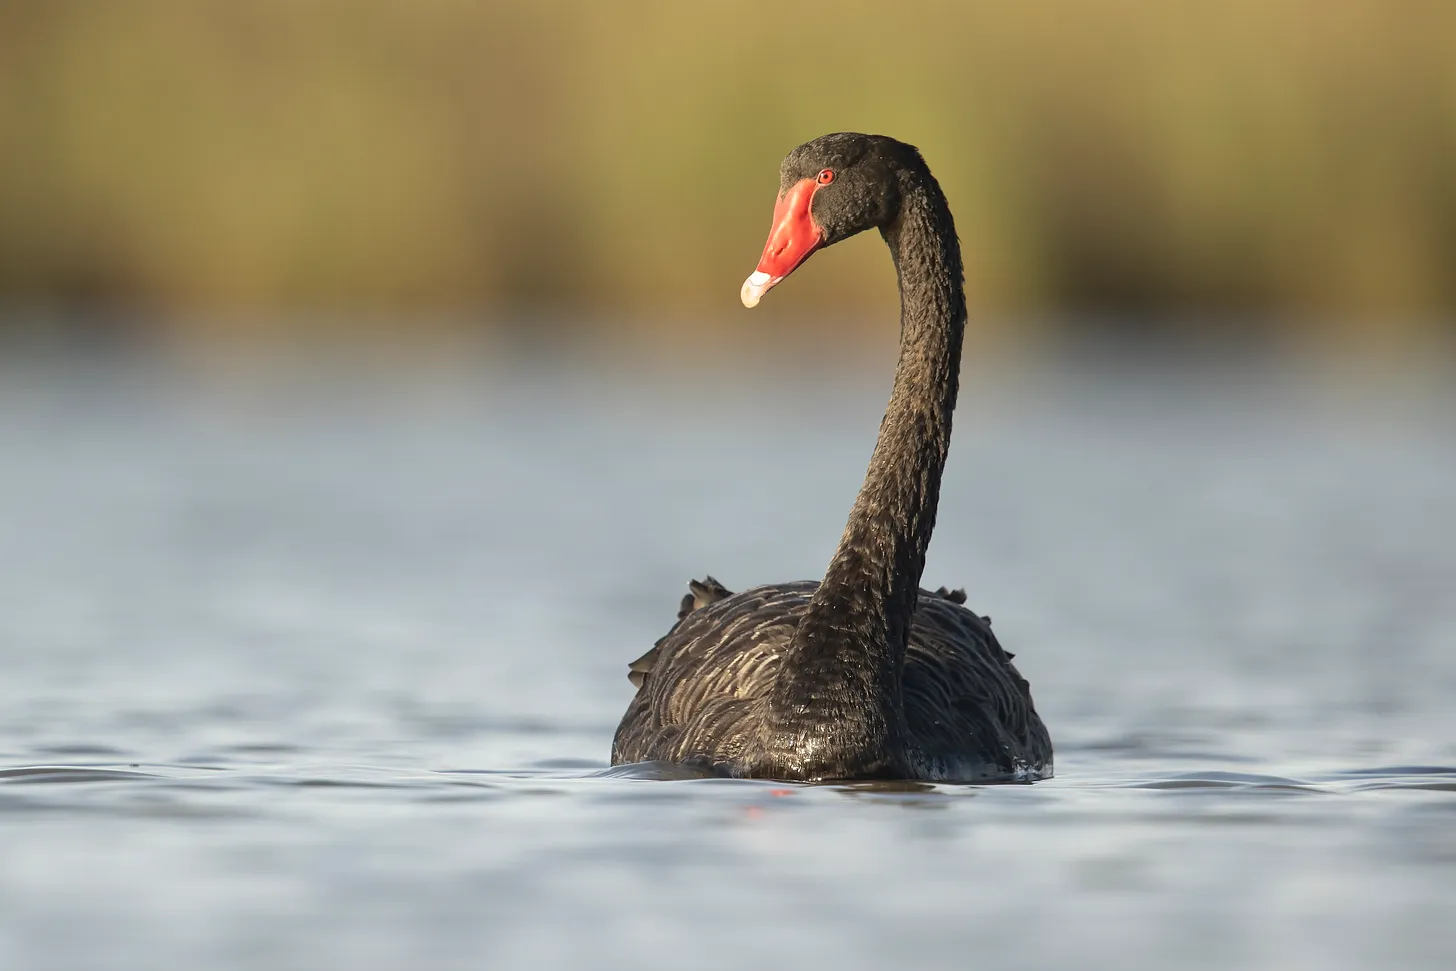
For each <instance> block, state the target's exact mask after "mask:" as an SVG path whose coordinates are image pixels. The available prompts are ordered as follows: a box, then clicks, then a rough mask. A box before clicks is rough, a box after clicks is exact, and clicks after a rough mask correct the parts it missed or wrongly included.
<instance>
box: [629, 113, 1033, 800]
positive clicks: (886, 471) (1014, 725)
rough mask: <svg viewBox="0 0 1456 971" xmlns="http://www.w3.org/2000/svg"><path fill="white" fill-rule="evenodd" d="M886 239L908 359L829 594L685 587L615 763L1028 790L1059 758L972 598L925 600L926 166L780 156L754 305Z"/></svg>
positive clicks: (942, 362) (950, 380) (840, 148)
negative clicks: (839, 248) (819, 254)
mask: <svg viewBox="0 0 1456 971" xmlns="http://www.w3.org/2000/svg"><path fill="white" fill-rule="evenodd" d="M870 228H876V229H879V231H880V233H881V235H882V236H883V237H884V239H885V242H886V244H887V245H888V246H889V248H890V253H891V256H892V258H893V259H894V261H895V268H896V273H897V276H898V278H899V284H900V296H901V329H900V332H901V346H900V360H899V364H898V365H897V367H896V371H895V383H894V389H893V391H892V393H891V397H890V403H889V406H888V407H887V409H886V412H885V418H884V421H883V422H882V423H881V426H880V436H879V440H878V442H877V443H876V445H875V451H874V455H873V456H872V457H871V459H870V466H869V470H868V472H867V473H866V476H865V482H864V485H863V486H862V487H861V489H860V493H859V495H858V497H857V498H856V500H855V504H854V507H853V509H852V510H851V511H850V515H849V521H848V523H847V524H846V526H845V530H844V535H843V537H842V538H841V539H840V543H839V547H838V549H837V550H836V551H835V554H834V557H833V558H832V560H831V561H830V564H829V567H828V569H827V570H826V572H825V575H824V578H823V579H822V580H818V581H814V580H809V581H800V582H794V583H781V584H771V585H767V586H760V587H754V588H752V589H750V590H745V591H743V592H741V593H736V594H735V593H731V592H729V591H728V590H727V589H726V588H724V587H723V586H722V585H721V584H719V583H718V582H717V581H716V580H713V579H712V578H711V577H709V578H708V579H707V580H705V581H702V582H698V581H694V582H693V583H692V584H691V592H690V593H689V594H688V596H687V597H685V598H684V600H683V604H682V610H681V611H680V612H679V615H678V621H677V623H676V624H675V625H674V626H673V627H672V629H671V630H669V631H668V633H667V634H666V636H664V637H663V638H662V639H661V640H659V641H658V642H657V644H656V646H654V647H653V649H652V650H651V651H649V652H648V653H647V654H645V655H643V657H641V658H639V659H638V660H637V661H635V662H633V663H632V665H631V666H630V668H629V677H630V678H631V680H632V682H633V684H635V685H636V686H637V694H636V696H635V697H634V698H633V699H632V701H631V703H630V704H629V705H628V708H627V712H626V714H625V715H624V716H623V718H622V722H621V724H620V725H619V726H618V728H617V733H616V737H615V738H614V740H613V744H612V763H613V764H614V765H617V764H622V763H627V762H641V761H648V760H663V761H671V762H680V763H685V764H690V765H695V766H699V767H702V768H706V769H709V770H711V771H713V772H715V773H718V774H722V775H729V776H738V777H753V778H773V779H786V780H804V781H819V780H836V779H917V780H927V781H939V782H987V781H1032V780H1035V779H1041V778H1047V777H1049V776H1050V775H1051V774H1052V746H1051V740H1050V738H1049V736H1048V734H1047V731H1046V727H1045V726H1044V725H1043V724H1042V721H1041V719H1040V717H1039V716H1038V715H1037V713H1036V709H1035V706H1034V705H1033V703H1032V698H1031V693H1030V689H1029V687H1028V685H1027V682H1026V681H1025V680H1024V679H1023V678H1022V677H1021V675H1020V674H1019V673H1018V672H1017V670H1016V668H1015V667H1014V666H1013V665H1012V663H1011V655H1010V654H1007V653H1006V652H1005V651H1004V650H1002V648H1001V645H1000V644H999V643H998V642H997V640H996V637H995V636H994V635H993V634H992V633H991V627H990V622H989V619H988V618H983V617H980V616H979V615H977V614H975V613H974V612H972V611H971V610H969V609H967V608H966V607H965V606H964V602H965V594H964V593H962V592H960V591H955V592H950V591H947V590H945V589H943V588H942V589H941V590H939V591H937V592H934V593H932V592H929V591H925V590H921V589H920V577H921V573H922V572H923V571H924V567H925V550H926V547H927V546H928V545H929V542H930V536H931V532H932V530H933V529H934V525H935V513H936V507H937V503H938V501H939V492H940V479H941V474H942V472H943V470H944V467H945V456H946V450H947V448H948V447H949V444H950V426H951V417H952V414H953V412H954V409H955V399H956V394H957V390H958V383H959V372H960V355H961V340H962V335H963V333H964V329H965V318H966V307H965V295H964V284H963V272H962V268H961V258H960V246H959V243H958V241H957V239H956V235H955V226H954V222H953V220H952V219H951V215H950V209H949V207H948V206H947V204H946V202H945V197H944V195H943V194H942V192H941V190H940V186H939V184H938V183H937V182H936V181H935V179H934V177H933V176H932V175H931V174H930V170H929V169H928V168H927V167H926V165H925V162H924V160H923V159H922V158H921V157H920V153H919V152H918V151H917V150H916V149H914V148H913V147H911V146H909V145H906V144H904V143H902V142H898V141H896V140H894V139H892V138H886V137H884V136H878V135H860V134H855V133H838V134H833V135H825V136H823V137H821V138H818V139H815V140H814V141H812V142H808V143H806V144H804V145H801V146H799V147H798V148H797V149H795V150H794V151H793V152H791V153H789V155H788V157H787V158H785V159H784V163H783V166H782V167H781V170H780V191H779V197H778V201H777V204H776V205H775V209H774V219H773V225H772V226H771V227H770V232H769V239H768V243H767V245H765V247H764V253H763V257H762V258H761V259H760V261H759V265H758V267H757V269H756V270H755V271H754V273H753V274H752V275H751V276H750V277H749V278H748V280H747V281H746V282H745V283H744V286H743V293H742V297H743V303H744V304H745V306H749V307H752V306H755V305H756V304H757V303H758V302H759V300H760V299H761V298H762V297H763V295H764V293H766V292H767V291H768V290H769V289H771V288H772V287H774V286H776V285H777V284H778V283H779V282H780V281H782V280H783V279H784V278H785V277H787V276H788V275H789V274H790V273H792V272H793V270H794V269H795V268H796V267H798V266H799V264H801V263H802V262H803V261H804V260H805V259H807V258H808V257H809V256H810V255H811V254H812V253H813V252H815V251H816V250H818V249H820V248H823V247H825V246H829V245H832V244H834V243H836V242H838V241H840V240H842V239H845V238H848V237H849V236H852V235H854V234H855V233H858V232H861V231H863V230H865V229H870Z"/></svg>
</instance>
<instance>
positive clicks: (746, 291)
mask: <svg viewBox="0 0 1456 971" xmlns="http://www.w3.org/2000/svg"><path fill="white" fill-rule="evenodd" d="M818 189H819V183H818V182H816V181H815V180H814V179H802V180H800V181H799V182H796V183H794V184H793V185H792V186H790V187H789V190H788V191H787V192H785V193H784V194H783V195H781V196H779V200H778V202H777V203H775V204H774V214H773V225H772V226H770V227H769V231H768V242H767V243H766V244H765V245H764V247H763V256H762V257H761V258H760V259H759V261H758V269H757V270H755V271H754V272H753V274H752V275H751V276H750V277H749V278H748V279H747V280H745V281H744V282H743V292H742V294H741V296H742V298H743V306H745V307H756V306H758V302H759V301H760V300H762V299H763V295H764V294H765V293H768V292H769V291H770V290H772V289H773V288H774V287H775V286H777V285H778V284H779V282H780V281H782V280H783V279H784V277H786V276H788V275H789V274H790V273H793V272H794V270H796V269H798V266H799V264H800V263H802V262H804V261H805V260H807V259H808V258H809V254H811V253H813V252H814V251H815V250H816V249H818V248H819V247H820V246H822V245H823V244H824V230H822V229H820V228H819V226H818V225H816V224H815V222H814V216H813V214H812V213H811V212H810V211H809V203H810V202H812V201H813V199H814V193H815V192H816V191H818Z"/></svg>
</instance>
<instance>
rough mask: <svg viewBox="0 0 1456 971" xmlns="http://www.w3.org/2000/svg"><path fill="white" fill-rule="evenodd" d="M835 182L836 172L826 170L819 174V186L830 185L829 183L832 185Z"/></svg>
mask: <svg viewBox="0 0 1456 971" xmlns="http://www.w3.org/2000/svg"><path fill="white" fill-rule="evenodd" d="M833 181H834V170H833V169H825V170H824V171H822V172H820V173H819V184H820V185H828V184H829V183H831V182H833Z"/></svg>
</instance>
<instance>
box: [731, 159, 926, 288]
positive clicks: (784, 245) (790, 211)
mask: <svg viewBox="0 0 1456 971" xmlns="http://www.w3.org/2000/svg"><path fill="white" fill-rule="evenodd" d="M917 167H918V168H920V169H923V168H924V167H925V163H924V161H922V160H921V158H920V153H919V152H918V151H917V150H916V149H915V148H914V147H913V146H910V145H906V144H905V143H904V142H899V141H896V140H895V139H893V138H888V137H886V136H884V135H861V134H858V133H857V132H836V133H834V134H832V135H821V136H820V137H819V138H816V139H814V140H813V141H812V142H805V143H804V144H803V145H800V146H799V147H798V148H796V149H794V150H793V151H792V152H790V153H789V154H788V155H787V156H786V157H785V158H784V161H783V164H782V165H781V166H780V167H779V195H778V199H777V200H776V201H775V203H774V213H773V223H772V224H771V225H770V226H769V231H768V242H767V243H765V244H764V247H763V256H762V257H760V259H759V261H758V266H757V268H755V270H754V271H753V273H752V274H751V275H750V276H749V277H748V279H747V280H745V281H744V282H743V290H742V292H741V294H740V296H741V297H742V299H743V305H744V306H745V307H756V306H758V302H759V301H760V300H762V299H763V295H764V294H765V293H767V292H768V291H769V290H771V289H773V288H774V287H775V286H777V285H778V284H779V283H781V282H782V281H783V280H784V278H785V277H787V276H788V275H789V274H790V273H793V272H794V270H796V269H798V268H799V266H800V265H801V264H802V263H803V262H804V261H805V260H807V259H808V258H809V257H810V256H812V255H813V254H814V252H815V251H816V250H820V249H823V248H824V247H825V246H832V245H833V244H835V243H837V242H839V241H841V240H845V239H848V238H849V237H851V236H853V235H855V234H856V233H861V232H864V231H865V230H866V229H875V228H883V227H885V226H888V225H890V224H891V223H893V222H894V221H895V218H896V217H897V216H898V215H899V212H900V179H899V173H900V172H902V171H904V170H907V169H913V168H917Z"/></svg>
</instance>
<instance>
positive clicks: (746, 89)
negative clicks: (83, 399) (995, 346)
mask: <svg viewBox="0 0 1456 971" xmlns="http://www.w3.org/2000/svg"><path fill="white" fill-rule="evenodd" d="M840 129H849V130H861V131H874V132H883V133H886V134H892V135H895V136H896V137H899V138H902V139H904V140H906V141H910V142H913V143H915V144H917V145H919V146H920V147H921V149H922V150H923V152H924V154H925V156H926V158H927V159H928V161H929V162H930V164H931V167H932V169H933V170H934V171H935V172H936V173H937V174H938V175H939V176H940V178H941V180H942V182H943V183H944V185H945V187H946V189H947V193H948V195H949V197H950V199H951V204H952V206H953V208H954V210H955V213H956V217H957V221H958V226H959V230H960V234H961V238H962V241H963V244H964V246H965V248H966V251H967V267H968V274H969V283H970V295H971V302H972V305H973V306H974V307H975V308H976V309H977V311H978V316H979V317H980V318H983V319H985V320H987V321H991V322H992V323H990V324H987V325H986V326H994V321H997V320H1002V319H1026V318H1029V317H1031V318H1043V319H1056V318H1058V317H1065V318H1069V319H1070V318H1076V317H1083V318H1086V317H1089V316H1096V315H1104V314H1105V315H1108V316H1115V315H1123V316H1126V315H1128V314H1129V312H1131V313H1133V314H1134V315H1144V316H1150V317H1159V316H1166V317H1176V318H1183V319H1185V320H1200V321H1204V322H1205V323H1206V324H1207V325H1208V326H1217V323H1216V322H1217V321H1218V320H1222V319H1233V318H1236V317H1247V316H1249V315H1251V314H1252V315H1258V316H1264V317H1277V318H1280V319H1285V320H1299V321H1313V323H1309V324H1304V325H1301V326H1306V327H1312V328H1323V327H1334V328H1340V327H1346V328H1348V327H1365V328H1368V329H1369V330H1370V332H1372V333H1375V332H1380V333H1384V332H1390V333H1398V332H1399V329H1400V328H1406V329H1407V330H1409V329H1410V328H1413V327H1429V326H1433V325H1432V324H1431V323H1430V322H1432V321H1440V320H1443V319H1449V318H1450V317H1451V316H1452V311H1453V309H1456V272H1453V268H1456V4H1452V3H1438V2H1434V0H1431V2H1427V0H1338V2H1331V0H1226V2H1223V3H1217V4H1191V3H1169V2H1166V0H1077V2H1073V0H1063V2H1052V3H1037V4H1016V3H1006V2H994V3H993V2H985V3H982V2H949V0H947V2H928V0H920V2H908V0H907V2H896V3H886V2H884V0H873V2H871V0H864V2H862V0H834V2H832V3H825V2H815V3H791V2H784V0H776V2H762V0H733V2H719V3H697V2H683V0H657V2H625V0H623V2H616V0H613V2H587V0H582V2H575V3H562V2H549V0H545V2H543V0H505V2H502V0H497V2H466V0H411V2H393V0H247V2H238V0H136V2H117V0H92V2H84V0H46V2H43V3H42V2H30V0H0V304H3V305H8V306H11V307H16V306H19V307H35V306H39V307H46V308H59V309H73V308H84V309H88V310H89V309H96V308H102V309H105V308H139V309H144V310H162V311H166V312H168V313H164V314H162V315H161V316H162V317H164V318H167V319H172V320H176V321H181V322H182V323H180V324H177V325H176V326H193V327H206V326H228V323H227V322H229V321H232V322H233V325H234V326H247V325H240V324H237V323H236V322H237V321H240V320H253V319H269V320H273V321H275V322H276V321H294V322H297V323H298V326H307V323H306V322H308V321H312V320H320V319H328V317H329V315H328V314H311V313H309V311H319V310H326V311H354V310H359V309H368V310H371V311H380V313H379V315H378V316H379V318H380V319H381V320H384V321H388V320H391V319H401V320H403V319H408V318H409V317H410V315H411V314H416V315H423V314H425V313H429V314H435V315H437V316H439V317H441V318H442V319H462V318H463V319H488V318H490V317H492V316H499V317H502V318H504V317H509V316H510V314H511V313H514V312H517V311H521V310H524V309H531V308H547V309H551V310H553V311H556V310H559V311H561V312H562V313H563V315H564V316H572V317H579V318H581V319H587V320H590V319H592V318H593V317H594V316H597V317H608V316H613V315H615V317H616V318H618V319H628V320H635V321H638V322H639V323H640V325H641V326H642V327H646V328H650V327H652V326H655V322H657V321H661V320H663V319H666V318H673V317H677V318H680V317H681V316H682V315H683V314H685V313H686V314H700V315H702V316H703V317H704V319H707V318H708V317H710V316H711V315H712V314H716V313H726V312H728V311H729V310H730V309H731V308H733V307H734V306H735V304H736V301H737V294H738V286H739V284H740V282H741V281H742V278H743V277H744V276H745V275H746V274H747V273H748V272H749V271H750V270H752V268H753V265H754V263H755V261H756V259H757V256H758V251H759V248H760V247H761V246H762V242H763V238H764V235H765V232H766V230H767V224H768V216H769V212H770V210H771V208H772V203H773V194H774V191H775V189H776V186H777V165H778V161H779V159H780V158H781V157H782V156H783V154H784V153H785V152H786V151H787V150H788V149H789V148H792V147H793V146H794V145H796V144H798V143H799V142H802V141H804V140H806V139H808V138H811V137H813V136H816V135H819V134H821V133H823V132H826V131H832V130H840ZM772 301H773V302H775V303H776V304H778V308H777V309H776V310H775V311H774V312H783V311H803V310H809V309H814V310H816V311H818V310H824V311H835V310H848V309H851V308H856V309H863V308H868V309H872V310H878V309H880V308H885V307H890V306H892V305H893V302H894V288H893V271H892V269H891V268H890V266H889V264H888V261H887V260H886V259H885V257H884V254H883V252H882V250H881V249H880V248H879V244H878V242H877V241H872V240H856V241H854V242H851V243H849V244H846V245H845V246H844V247H842V248H841V250H840V251H838V252H836V253H834V254H833V255H832V258H831V257H826V256H821V257H819V258H817V259H815V260H813V261H811V262H810V263H809V264H808V265H806V267H805V268H804V269H803V270H802V271H801V272H800V274H799V278H797V279H796V280H795V281H794V285H793V286H786V287H782V288H780V289H779V290H778V291H776V292H775V293H774V294H773V297H772ZM276 311H289V312H290V313H286V314H279V313H276ZM238 312H242V313H238ZM402 312H404V313H402ZM254 314H255V315H256V316H250V315H254ZM787 316H791V315H787ZM787 316H786V319H787ZM1423 322H1424V323H1423Z"/></svg>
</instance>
